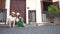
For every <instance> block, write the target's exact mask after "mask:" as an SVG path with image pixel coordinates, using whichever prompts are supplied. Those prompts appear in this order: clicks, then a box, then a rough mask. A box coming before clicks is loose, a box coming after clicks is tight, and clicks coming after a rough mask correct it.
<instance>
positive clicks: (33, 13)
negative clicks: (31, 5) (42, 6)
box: [28, 10, 36, 22]
mask: <svg viewBox="0 0 60 34" xmlns="http://www.w3.org/2000/svg"><path fill="white" fill-rule="evenodd" d="M28 19H29V20H28V21H29V22H36V10H28Z"/></svg>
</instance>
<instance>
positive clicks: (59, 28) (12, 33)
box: [0, 25, 60, 34]
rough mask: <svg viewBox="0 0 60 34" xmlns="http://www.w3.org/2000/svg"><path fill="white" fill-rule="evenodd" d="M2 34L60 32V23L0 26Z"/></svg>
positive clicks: (51, 33)
mask: <svg viewBox="0 0 60 34" xmlns="http://www.w3.org/2000/svg"><path fill="white" fill-rule="evenodd" d="M0 34H60V25H55V26H39V27H15V28H0Z"/></svg>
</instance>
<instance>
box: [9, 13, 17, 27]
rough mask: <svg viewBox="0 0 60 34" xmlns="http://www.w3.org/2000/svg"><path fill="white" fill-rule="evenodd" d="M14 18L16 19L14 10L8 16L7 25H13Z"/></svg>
mask: <svg viewBox="0 0 60 34" xmlns="http://www.w3.org/2000/svg"><path fill="white" fill-rule="evenodd" d="M15 20H16V17H15V12H11V15H10V16H9V17H8V24H9V27H11V26H12V25H13V27H14V26H15ZM11 24H12V25H11Z"/></svg>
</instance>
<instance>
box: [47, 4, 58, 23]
mask: <svg viewBox="0 0 60 34" xmlns="http://www.w3.org/2000/svg"><path fill="white" fill-rule="evenodd" d="M58 13H59V10H58V8H57V7H56V6H54V5H50V6H49V7H48V12H47V17H48V18H49V21H50V22H51V23H54V18H55V17H56V16H57V15H58Z"/></svg>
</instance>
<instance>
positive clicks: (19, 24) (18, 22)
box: [16, 19, 24, 27]
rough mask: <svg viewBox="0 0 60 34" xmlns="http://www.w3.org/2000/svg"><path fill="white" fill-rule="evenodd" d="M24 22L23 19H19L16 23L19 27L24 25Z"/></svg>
mask: <svg viewBox="0 0 60 34" xmlns="http://www.w3.org/2000/svg"><path fill="white" fill-rule="evenodd" d="M23 23H24V22H23V21H22V20H21V19H19V21H17V22H16V25H18V26H19V27H24V25H23Z"/></svg>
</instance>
